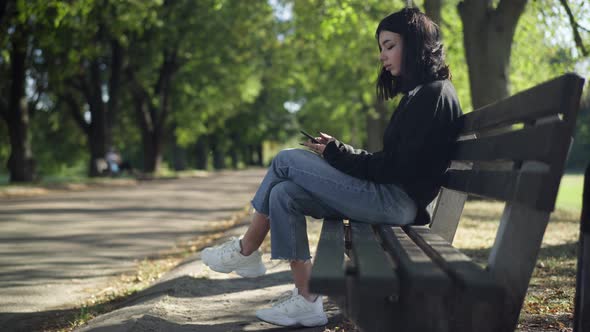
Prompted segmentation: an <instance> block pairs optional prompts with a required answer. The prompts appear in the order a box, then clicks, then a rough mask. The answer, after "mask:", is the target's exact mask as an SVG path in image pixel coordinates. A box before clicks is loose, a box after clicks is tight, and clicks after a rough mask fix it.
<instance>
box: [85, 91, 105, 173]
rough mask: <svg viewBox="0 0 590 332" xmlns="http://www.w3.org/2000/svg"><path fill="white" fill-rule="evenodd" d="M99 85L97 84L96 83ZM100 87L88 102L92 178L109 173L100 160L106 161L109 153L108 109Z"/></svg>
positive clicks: (90, 171) (90, 170) (89, 171)
mask: <svg viewBox="0 0 590 332" xmlns="http://www.w3.org/2000/svg"><path fill="white" fill-rule="evenodd" d="M95 84H97V83H95ZM96 89H98V90H96ZM99 91H100V87H95V90H94V91H93V93H92V96H90V100H89V102H88V105H89V108H90V127H89V129H90V130H89V136H88V148H89V150H90V165H89V170H88V175H89V176H91V177H97V176H104V175H106V174H107V173H105V172H102V170H101V169H100V168H99V165H100V163H99V160H104V158H105V156H106V153H107V148H108V147H107V139H106V137H107V134H106V132H107V129H106V107H105V104H104V103H103V102H102V97H101V95H100V94H99V93H100V92H99Z"/></svg>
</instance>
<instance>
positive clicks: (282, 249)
mask: <svg viewBox="0 0 590 332" xmlns="http://www.w3.org/2000/svg"><path fill="white" fill-rule="evenodd" d="M252 206H253V207H254V209H255V210H256V211H258V212H259V213H262V214H264V215H267V216H268V217H269V219H270V233H271V257H272V259H284V260H291V261H292V260H303V261H305V260H309V259H310V258H311V256H310V253H309V243H308V239H307V227H306V219H305V216H312V217H314V218H317V219H323V218H331V217H334V218H343V219H353V220H355V221H361V222H366V223H371V224H377V223H380V224H391V225H406V224H409V223H411V222H413V220H414V218H415V216H416V204H415V203H414V201H413V200H412V199H411V198H410V197H409V196H408V195H407V194H406V193H405V192H404V191H403V190H402V189H401V188H400V187H398V186H396V185H393V184H378V183H375V182H371V181H368V180H362V179H359V178H355V177H353V176H350V175H347V174H345V173H343V172H341V171H339V170H337V169H336V168H334V167H332V166H331V165H330V164H328V162H327V161H325V160H324V159H323V158H322V157H320V156H318V155H316V154H315V153H313V152H310V151H307V150H302V149H288V150H283V151H281V152H279V153H278V154H277V156H276V157H275V158H274V159H273V161H272V163H271V165H270V168H269V169H268V172H267V173H266V176H265V177H264V179H263V180H262V183H261V184H260V187H259V188H258V191H257V192H256V194H255V195H254V198H253V199H252Z"/></svg>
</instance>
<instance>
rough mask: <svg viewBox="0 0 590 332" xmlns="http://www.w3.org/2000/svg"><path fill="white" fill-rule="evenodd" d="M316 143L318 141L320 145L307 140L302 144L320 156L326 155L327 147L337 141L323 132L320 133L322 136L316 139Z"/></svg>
mask: <svg viewBox="0 0 590 332" xmlns="http://www.w3.org/2000/svg"><path fill="white" fill-rule="evenodd" d="M315 139H316V141H318V142H319V143H312V142H311V140H307V141H305V142H303V143H301V144H303V145H305V146H306V147H308V148H309V149H310V150H311V151H314V152H316V153H318V154H320V155H323V154H324V150H325V149H326V145H327V144H328V143H330V142H332V141H334V140H335V138H334V137H332V136H330V135H328V134H324V133H322V132H320V136H319V137H316V138H315Z"/></svg>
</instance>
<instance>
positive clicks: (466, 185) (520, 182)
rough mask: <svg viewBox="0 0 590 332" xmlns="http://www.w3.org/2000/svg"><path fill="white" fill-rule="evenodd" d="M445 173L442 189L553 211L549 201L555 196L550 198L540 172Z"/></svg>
mask: <svg viewBox="0 0 590 332" xmlns="http://www.w3.org/2000/svg"><path fill="white" fill-rule="evenodd" d="M447 174H448V178H447V181H446V183H445V184H444V187H445V188H448V189H453V190H457V191H462V192H465V193H470V194H474V195H479V196H484V197H489V198H494V199H498V200H501V201H516V202H519V203H521V204H523V205H526V206H529V207H531V208H535V209H538V210H542V211H553V204H549V203H550V202H551V201H554V200H555V196H554V195H553V197H551V196H552V192H551V191H550V189H551V188H548V186H547V177H546V175H545V174H544V173H543V172H524V171H521V172H518V171H485V170H448V171H447ZM548 196H549V197H548Z"/></svg>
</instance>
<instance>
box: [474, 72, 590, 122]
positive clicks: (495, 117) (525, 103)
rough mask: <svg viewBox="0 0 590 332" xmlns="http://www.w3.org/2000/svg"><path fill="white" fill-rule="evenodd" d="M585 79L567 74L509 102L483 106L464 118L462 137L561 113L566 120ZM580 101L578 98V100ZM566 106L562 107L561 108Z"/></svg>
mask: <svg viewBox="0 0 590 332" xmlns="http://www.w3.org/2000/svg"><path fill="white" fill-rule="evenodd" d="M583 84H584V79H583V78H581V77H580V76H579V75H577V74H573V73H568V74H565V75H562V76H560V77H557V78H555V79H553V80H551V81H548V82H545V83H543V84H540V85H537V86H535V87H533V88H530V89H528V90H525V91H522V92H520V93H518V94H516V95H514V96H511V97H510V98H507V99H503V100H501V101H498V102H496V103H493V104H490V105H487V106H484V107H482V108H480V109H478V110H477V111H475V112H471V113H468V114H466V115H464V116H463V121H464V122H463V130H462V133H463V134H467V133H470V132H475V131H481V130H485V129H488V128H492V127H497V126H501V125H507V124H511V123H518V122H532V121H535V120H537V119H539V118H542V117H546V116H551V115H553V114H558V113H562V112H564V113H565V114H564V115H565V118H566V119H568V118H569V116H570V114H569V113H570V112H572V111H575V110H576V109H577V106H576V107H571V106H574V105H571V104H572V103H570V102H569V101H570V100H572V99H575V96H572V92H573V91H576V92H577V91H580V92H581V91H582V86H583ZM578 100H579V97H578ZM564 106H565V107H564Z"/></svg>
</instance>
